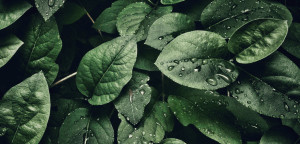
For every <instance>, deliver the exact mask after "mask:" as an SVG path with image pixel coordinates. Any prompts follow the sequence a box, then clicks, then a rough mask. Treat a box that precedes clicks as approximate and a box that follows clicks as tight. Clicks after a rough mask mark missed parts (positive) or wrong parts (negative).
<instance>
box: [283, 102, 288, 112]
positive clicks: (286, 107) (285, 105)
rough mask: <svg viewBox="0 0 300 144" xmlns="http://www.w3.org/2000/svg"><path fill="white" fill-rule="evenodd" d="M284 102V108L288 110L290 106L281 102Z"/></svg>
mask: <svg viewBox="0 0 300 144" xmlns="http://www.w3.org/2000/svg"><path fill="white" fill-rule="evenodd" d="M283 104H284V109H285V110H286V111H287V112H290V107H289V106H288V105H287V103H286V102H283Z"/></svg>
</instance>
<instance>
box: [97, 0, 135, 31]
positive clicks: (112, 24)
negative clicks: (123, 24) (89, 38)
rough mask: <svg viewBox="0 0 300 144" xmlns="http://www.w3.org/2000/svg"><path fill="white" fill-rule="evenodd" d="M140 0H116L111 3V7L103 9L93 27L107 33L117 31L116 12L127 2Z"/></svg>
mask: <svg viewBox="0 0 300 144" xmlns="http://www.w3.org/2000/svg"><path fill="white" fill-rule="evenodd" d="M138 1H140V0H118V1H115V2H113V3H112V4H111V7H109V8H107V9H105V10H104V11H103V12H102V13H101V14H100V15H99V17H98V18H97V19H96V21H95V24H94V25H93V27H94V28H96V29H100V30H101V31H104V32H107V33H115V32H117V27H116V23H117V17H118V14H119V13H120V12H121V11H122V10H123V9H124V8H125V7H126V6H127V5H129V4H131V3H134V2H138Z"/></svg>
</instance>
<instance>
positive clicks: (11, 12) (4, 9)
mask: <svg viewBox="0 0 300 144" xmlns="http://www.w3.org/2000/svg"><path fill="white" fill-rule="evenodd" d="M30 8H31V5H30V4H29V3H27V2H26V1H23V0H18V1H7V0H0V30H1V29H4V28H6V27H8V26H9V25H11V24H12V23H14V22H15V21H16V20H17V19H19V18H20V17H21V16H22V15H23V14H24V13H25V12H26V11H27V10H28V9H30Z"/></svg>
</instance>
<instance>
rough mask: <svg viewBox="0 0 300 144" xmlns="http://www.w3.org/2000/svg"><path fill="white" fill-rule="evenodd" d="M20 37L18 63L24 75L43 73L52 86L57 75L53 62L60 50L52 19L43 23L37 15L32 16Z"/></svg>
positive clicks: (57, 32)
mask: <svg viewBox="0 0 300 144" xmlns="http://www.w3.org/2000/svg"><path fill="white" fill-rule="evenodd" d="M25 27H26V28H25V30H24V32H23V33H22V36H21V37H20V38H21V40H22V41H24V45H23V46H22V47H21V48H20V50H19V55H18V58H17V59H18V62H19V63H20V64H21V69H22V71H23V70H24V71H25V75H26V76H28V75H31V74H33V73H36V72H38V71H41V70H42V71H43V72H44V74H45V77H46V79H47V82H48V84H49V85H50V84H52V82H53V81H54V80H55V78H56V76H57V73H58V69H59V67H58V64H56V63H55V60H56V58H57V56H58V54H59V53H60V50H61V48H62V41H61V39H60V36H59V31H58V27H57V25H56V21H55V19H54V18H51V19H49V20H48V21H47V22H44V21H43V19H42V18H41V17H40V16H38V15H32V16H31V17H30V20H29V23H28V24H27V25H26V26H25Z"/></svg>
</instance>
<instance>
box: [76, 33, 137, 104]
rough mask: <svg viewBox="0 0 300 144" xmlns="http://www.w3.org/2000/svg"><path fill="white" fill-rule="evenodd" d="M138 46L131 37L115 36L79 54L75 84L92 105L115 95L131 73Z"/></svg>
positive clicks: (110, 98)
mask: <svg viewBox="0 0 300 144" xmlns="http://www.w3.org/2000/svg"><path fill="white" fill-rule="evenodd" d="M136 56H137V46H136V43H135V41H133V40H132V39H131V38H130V37H118V38H115V39H113V40H111V41H108V42H106V43H103V44H101V45H100V46H98V47H96V48H94V49H93V50H91V51H89V52H88V53H87V54H85V56H84V57H83V58H82V60H81V62H80V64H79V67H78V70H77V72H78V74H77V76H76V85H77V88H78V89H79V91H80V92H81V93H82V94H83V95H85V96H87V97H88V98H89V100H88V101H89V103H90V104H92V105H103V104H106V103H109V102H111V101H112V100H114V99H115V98H117V97H118V95H119V94H120V92H121V90H122V88H123V87H124V86H125V84H127V83H128V81H129V80H130V79H131V77H132V69H133V66H134V63H135V61H136Z"/></svg>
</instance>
